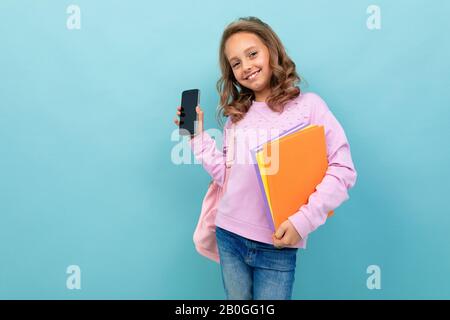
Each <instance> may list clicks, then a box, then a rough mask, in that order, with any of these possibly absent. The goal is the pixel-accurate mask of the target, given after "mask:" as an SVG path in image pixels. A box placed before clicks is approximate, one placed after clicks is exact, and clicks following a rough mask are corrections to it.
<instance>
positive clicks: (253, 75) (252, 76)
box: [248, 71, 259, 79]
mask: <svg viewBox="0 0 450 320" xmlns="http://www.w3.org/2000/svg"><path fill="white" fill-rule="evenodd" d="M258 73H259V71H257V72H255V73H254V74H252V75H251V76H250V77H248V78H249V79H252V78H254V77H255V76H256V75H257V74H258Z"/></svg>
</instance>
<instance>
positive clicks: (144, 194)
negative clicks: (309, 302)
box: [0, 0, 450, 299]
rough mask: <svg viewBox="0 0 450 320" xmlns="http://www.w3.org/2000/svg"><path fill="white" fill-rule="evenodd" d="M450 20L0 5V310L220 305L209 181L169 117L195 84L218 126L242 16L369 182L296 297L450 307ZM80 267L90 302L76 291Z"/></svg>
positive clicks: (420, 6) (443, 15)
mask: <svg viewBox="0 0 450 320" xmlns="http://www.w3.org/2000/svg"><path fill="white" fill-rule="evenodd" d="M70 4H77V5H79V6H80V8H81V30H68V29H67V28H66V20H67V17H68V14H67V13H66V8H67V6H68V5H70ZM371 4H376V5H379V6H380V7H381V15H382V16H381V18H382V28H381V30H369V29H368V28H367V27H366V19H367V17H368V14H367V13H366V9H367V7H368V6H369V5H371ZM449 14H450V2H448V1H444V0H436V1H424V0H423V1H419V0H415V1H406V0H405V1H387V0H383V1H376V2H374V1H360V0H354V1H341V2H337V1H298V0H296V1H283V2H273V1H235V0H229V1H206V0H204V1H161V2H159V3H155V2H150V1H110V0H109V1H106V0H102V1H100V0H97V1H85V0H84V1H81V0H80V1H48V0H47V1H44V0H40V1H16V0H2V1H1V2H0V39H1V41H0V152H1V156H0V298H4V299H5V298H7V299H12V298H13V299H15V298H24V299H31V298H33V299H48V298H56V299H80V298H82V299H94V298H95V299H107V298H111V299H223V298H225V295H224V291H223V288H222V279H221V277H220V269H219V266H218V265H217V264H215V263H213V262H211V261H209V260H207V259H205V258H203V257H202V256H200V255H198V254H197V252H196V251H195V249H194V246H193V243H192V233H193V231H194V228H195V225H196V223H197V219H198V214H199V211H200V205H201V201H202V199H203V196H204V194H205V192H206V188H207V184H208V182H209V180H210V179H209V176H208V175H207V173H206V172H205V171H204V170H203V169H202V168H201V166H200V165H198V164H196V165H175V164H174V163H172V161H171V150H172V148H173V147H174V146H175V145H176V144H177V141H172V140H171V134H172V132H173V130H175V129H176V127H175V125H174V123H173V122H172V120H173V118H174V116H175V111H176V107H177V106H178V105H179V103H180V99H181V97H180V94H181V91H182V90H184V89H190V88H199V89H200V90H201V91H202V100H201V105H202V107H203V109H204V110H205V114H206V120H205V121H206V123H205V125H206V128H213V127H218V125H217V123H216V121H215V108H216V106H217V104H218V94H217V92H216V89H215V84H216V81H217V79H218V77H219V68H218V46H219V41H220V36H221V33H222V31H223V29H224V27H225V26H226V25H227V24H228V23H229V22H231V21H233V20H235V19H236V18H238V17H240V16H248V15H254V16H257V17H260V18H261V19H262V20H264V21H266V22H267V23H269V24H270V25H271V26H272V28H273V29H274V30H275V32H277V34H278V35H279V36H280V38H281V39H282V41H283V43H284V45H285V47H286V49H287V51H288V54H289V55H290V56H291V57H292V59H293V60H294V61H295V62H296V64H297V67H298V72H299V73H300V74H301V75H302V76H303V77H304V78H305V79H306V80H307V82H308V84H309V85H308V86H303V89H304V90H305V91H313V92H316V93H318V94H319V95H321V96H322V98H323V99H324V100H325V101H326V102H327V103H328V106H329V107H330V109H331V110H332V112H333V113H334V114H335V116H336V117H337V118H338V120H339V121H340V122H341V124H342V126H343V127H344V129H345V131H346V134H347V137H348V139H349V141H350V145H351V151H352V155H353V160H354V163H355V166H356V169H357V171H358V181H357V183H356V186H355V188H354V189H352V190H351V191H350V200H349V201H347V202H345V203H344V204H343V205H342V206H341V207H339V208H338V209H337V210H336V214H335V216H334V217H333V218H332V219H331V220H329V221H328V223H327V224H326V225H324V226H322V227H321V228H319V229H318V230H317V231H316V232H315V233H313V234H312V235H311V236H310V239H309V243H308V249H307V250H306V251H303V250H302V251H299V254H298V260H297V262H298V267H297V273H296V282H295V288H294V295H293V298H294V299H311V298H324V299H329V298H337V299H343V298H351V299H372V298H373V299H392V298H400V299H410V298H447V299H448V298H450V286H449V284H450V281H449V280H450V257H449V253H450V250H449V249H450V232H449V231H450V230H449V229H450V212H449V211H450V210H449V205H448V202H447V201H446V200H448V199H449V197H448V195H447V193H448V191H449V188H448V181H449V178H450V172H449V162H450V161H449V160H450V159H449V150H448V144H449V143H448V140H449V138H450V135H449V124H450V123H449V122H450V112H449V107H450V90H449V88H450V79H449V71H450V62H449V59H448V57H450V41H449V36H448V30H449V23H448V16H449ZM72 264H74V265H79V266H80V268H81V286H82V288H81V290H68V289H67V288H66V279H67V277H68V275H67V274H66V268H67V267H68V266H69V265H72ZM369 265H378V266H380V268H381V272H382V280H381V285H382V288H381V290H369V289H368V288H367V286H366V279H367V278H368V276H369V275H368V274H367V273H366V268H367V267H368V266H369Z"/></svg>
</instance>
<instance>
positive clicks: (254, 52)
mask: <svg viewBox="0 0 450 320" xmlns="http://www.w3.org/2000/svg"><path fill="white" fill-rule="evenodd" d="M257 53H258V52H257V51H253V52H251V53H250V55H251V56H253V57H254V56H255V55H256V54H257ZM238 64H239V62H238V63H235V64H234V65H233V66H232V68H234V67H236V66H237V65H238Z"/></svg>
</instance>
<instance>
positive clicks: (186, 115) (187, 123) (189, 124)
mask: <svg viewBox="0 0 450 320" xmlns="http://www.w3.org/2000/svg"><path fill="white" fill-rule="evenodd" d="M199 103H200V90H199V89H191V90H185V91H183V93H182V95H181V110H180V111H181V114H180V135H184V136H186V135H193V134H194V133H195V121H196V120H197V112H196V111H195V107H196V106H197V105H198V104H199Z"/></svg>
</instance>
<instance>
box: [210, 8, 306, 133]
mask: <svg viewBox="0 0 450 320" xmlns="http://www.w3.org/2000/svg"><path fill="white" fill-rule="evenodd" d="M238 32H250V33H253V34H255V35H256V36H258V37H259V38H260V40H261V41H262V42H263V43H264V45H265V46H266V47H267V48H268V49H269V55H270V64H269V65H270V68H271V69H272V77H271V79H270V87H271V94H270V96H269V97H268V98H267V100H266V102H267V105H268V106H269V108H270V109H272V110H273V111H276V112H280V113H281V112H282V111H283V109H284V106H285V105H286V103H288V102H289V101H290V100H291V99H294V98H296V97H297V96H298V95H299V94H300V88H299V87H297V86H296V83H300V81H301V80H300V77H299V75H298V74H297V71H296V70H295V63H294V62H293V61H292V60H291V58H289V56H288V55H287V53H286V50H285V49H284V46H283V44H282V43H281V41H280V39H279V38H278V36H277V35H276V33H275V32H274V31H273V30H272V28H271V27H270V26H269V25H268V24H266V23H264V22H263V21H261V20H260V19H258V18H256V17H244V18H239V19H238V20H236V21H233V22H232V23H230V24H229V25H228V26H227V27H226V28H225V30H224V32H223V34H222V39H221V41H220V48H219V64H220V69H221V72H222V76H221V77H220V79H219V80H218V81H217V84H216V87H217V91H218V92H219V95H220V105H219V106H218V108H217V114H216V118H217V120H218V122H219V123H220V124H221V125H223V121H222V117H224V116H225V117H231V121H232V122H233V123H236V122H238V121H239V120H241V119H243V118H244V116H245V114H246V113H247V112H248V110H249V109H250V106H251V103H252V100H254V99H255V95H254V93H253V91H252V90H251V89H248V88H246V87H244V86H241V84H240V83H239V82H238V81H237V80H236V78H235V77H234V74H233V70H232V69H231V65H230V63H229V62H228V60H227V57H226V56H225V43H226V41H227V40H228V38H230V37H231V36H232V35H233V34H235V33H238Z"/></svg>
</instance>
